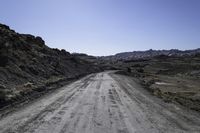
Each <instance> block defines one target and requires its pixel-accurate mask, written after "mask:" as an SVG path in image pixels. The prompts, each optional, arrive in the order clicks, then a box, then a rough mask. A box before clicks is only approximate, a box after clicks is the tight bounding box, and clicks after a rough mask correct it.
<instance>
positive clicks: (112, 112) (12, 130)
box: [0, 72, 200, 133]
mask: <svg viewBox="0 0 200 133" xmlns="http://www.w3.org/2000/svg"><path fill="white" fill-rule="evenodd" d="M0 132H1V133H165V132H167V133H175V132H176V133H179V132H180V133H182V132H188V133H193V132H194V133H195V132H196V133H199V132H200V115H199V114H197V113H196V112H193V111H186V110H184V109H182V108H181V107H178V106H175V105H173V104H167V103H164V102H162V101H161V100H160V99H158V98H155V97H153V96H151V95H150V94H149V93H148V92H146V91H145V90H144V89H143V88H141V87H140V86H139V85H138V84H137V83H136V82H134V81H133V79H132V78H130V77H127V76H121V75H115V74H112V73H111V72H102V73H98V74H91V75H89V76H86V77H84V78H82V79H81V80H78V81H76V82H74V83H71V84H70V85H67V86H65V87H63V88H60V89H59V90H58V91H57V92H56V93H54V94H50V95H47V96H45V97H43V98H41V99H39V100H36V101H35V102H33V103H31V104H30V105H28V106H26V107H24V108H23V109H19V110H18V111H15V112H13V113H11V114H9V115H8V116H6V117H4V118H2V119H0Z"/></svg>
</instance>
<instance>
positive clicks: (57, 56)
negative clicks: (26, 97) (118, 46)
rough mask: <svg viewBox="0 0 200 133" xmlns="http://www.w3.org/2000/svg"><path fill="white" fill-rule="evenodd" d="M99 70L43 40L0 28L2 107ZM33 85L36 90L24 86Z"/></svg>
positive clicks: (1, 26)
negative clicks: (53, 84)
mask: <svg viewBox="0 0 200 133" xmlns="http://www.w3.org/2000/svg"><path fill="white" fill-rule="evenodd" d="M99 70H100V69H99V68H98V67H97V66H94V65H93V64H91V63H88V62H86V61H85V60H82V59H80V58H78V57H76V56H74V55H71V54H70V53H69V52H67V51H65V50H59V49H51V48H49V47H48V46H46V45H45V41H44V40H43V39H42V38H41V37H35V36H33V35H29V34H19V33H16V32H15V31H13V30H10V28H9V27H8V26H6V25H3V24H0V85H1V86H0V90H1V92H0V93H1V94H0V99H1V100H0V106H1V105H2V104H3V103H1V102H2V101H4V100H6V99H7V100H8V101H9V100H10V99H11V101H12V100H13V99H15V98H16V97H20V94H24V93H25V92H29V91H30V92H31V91H32V90H37V87H38V86H45V85H46V84H51V83H53V82H58V81H59V80H67V79H73V78H77V77H79V76H83V75H86V74H89V73H92V72H98V71H99ZM29 82H30V83H31V84H34V87H35V88H31V87H26V86H24V84H27V83H29ZM2 87H3V88H5V89H4V90H3V89H2ZM38 88H40V89H41V87H38ZM43 88H45V87H43ZM2 90H3V91H2ZM41 90H43V89H41ZM3 99H4V100H3Z"/></svg>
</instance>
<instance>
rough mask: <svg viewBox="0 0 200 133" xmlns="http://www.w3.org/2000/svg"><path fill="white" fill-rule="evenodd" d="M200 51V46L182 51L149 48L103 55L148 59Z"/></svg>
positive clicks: (118, 57)
mask: <svg viewBox="0 0 200 133" xmlns="http://www.w3.org/2000/svg"><path fill="white" fill-rule="evenodd" d="M197 53H200V48H198V49H194V50H185V51H181V50H178V49H171V50H152V49H150V50H147V51H133V52H123V53H118V54H116V55H112V56H104V57H101V59H103V60H111V61H115V60H134V59H148V58H152V57H155V56H159V55H165V56H179V57H180V56H190V55H195V54H197Z"/></svg>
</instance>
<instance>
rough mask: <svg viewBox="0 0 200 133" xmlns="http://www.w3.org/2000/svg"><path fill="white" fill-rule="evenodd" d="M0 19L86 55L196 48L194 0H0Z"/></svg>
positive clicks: (198, 6)
mask: <svg viewBox="0 0 200 133" xmlns="http://www.w3.org/2000/svg"><path fill="white" fill-rule="evenodd" d="M0 23H4V24H7V25H9V26H10V27H11V28H12V29H15V30H16V31H17V32H19V33H29V34H33V35H36V36H41V37H42V38H43V39H44V40H45V42H46V44H47V45H48V46H50V47H54V48H59V49H66V50H67V51H69V52H81V53H87V54H91V55H110V54H115V53H118V52H124V51H135V50H147V49H171V48H173V49H174V48H177V49H182V50H184V49H194V48H198V47H200V0H1V4H0Z"/></svg>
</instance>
